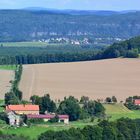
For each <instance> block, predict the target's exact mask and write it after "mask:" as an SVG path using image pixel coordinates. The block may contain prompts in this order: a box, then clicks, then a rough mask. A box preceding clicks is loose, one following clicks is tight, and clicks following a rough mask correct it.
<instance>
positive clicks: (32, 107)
mask: <svg viewBox="0 0 140 140" xmlns="http://www.w3.org/2000/svg"><path fill="white" fill-rule="evenodd" d="M6 110H12V111H39V106H38V105H8V106H6Z"/></svg>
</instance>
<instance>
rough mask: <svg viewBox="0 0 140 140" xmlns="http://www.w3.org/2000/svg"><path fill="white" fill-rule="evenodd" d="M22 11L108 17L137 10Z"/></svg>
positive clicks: (40, 9) (33, 8)
mask: <svg viewBox="0 0 140 140" xmlns="http://www.w3.org/2000/svg"><path fill="white" fill-rule="evenodd" d="M23 10H27V11H48V12H52V13H57V14H70V15H100V16H110V15H114V14H126V13H133V12H138V11H137V10H126V11H109V10H73V9H64V10H59V9H51V8H43V7H27V8H24V9H23Z"/></svg>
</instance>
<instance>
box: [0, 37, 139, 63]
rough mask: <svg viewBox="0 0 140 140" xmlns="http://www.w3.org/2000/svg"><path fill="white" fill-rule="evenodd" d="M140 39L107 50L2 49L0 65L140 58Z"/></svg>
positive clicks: (69, 48)
mask: <svg viewBox="0 0 140 140" xmlns="http://www.w3.org/2000/svg"><path fill="white" fill-rule="evenodd" d="M139 44H140V37H136V38H133V39H130V40H127V41H124V42H121V43H114V44H113V45H112V46H110V47H107V48H105V49H100V48H99V49H95V48H94V47H91V48H82V47H78V46H71V45H66V46H55V47H45V48H38V47H33V48H32V47H13V48H10V47H9V48H8V47H0V64H1V65H4V64H35V63H53V62H73V61H87V60H99V59H107V58H117V57H130V58H136V57H139V53H140V46H139Z"/></svg>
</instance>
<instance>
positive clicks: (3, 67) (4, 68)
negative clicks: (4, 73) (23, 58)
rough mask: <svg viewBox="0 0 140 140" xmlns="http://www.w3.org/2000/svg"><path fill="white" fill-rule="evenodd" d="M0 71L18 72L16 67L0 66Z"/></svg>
mask: <svg viewBox="0 0 140 140" xmlns="http://www.w3.org/2000/svg"><path fill="white" fill-rule="evenodd" d="M0 70H16V66H15V65H0Z"/></svg>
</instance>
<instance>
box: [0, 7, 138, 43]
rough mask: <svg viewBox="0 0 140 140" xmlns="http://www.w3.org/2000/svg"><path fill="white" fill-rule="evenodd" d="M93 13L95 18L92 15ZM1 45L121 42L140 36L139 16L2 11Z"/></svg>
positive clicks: (96, 12) (129, 14)
mask: <svg viewBox="0 0 140 140" xmlns="http://www.w3.org/2000/svg"><path fill="white" fill-rule="evenodd" d="M93 13H94V14H93ZM0 19H1V20H0V41H1V42H2V41H5V42H7V41H33V40H40V39H48V38H53V37H54V38H56V37H68V38H72V39H73V38H74V39H79V38H84V37H88V38H94V39H95V38H99V39H100V38H108V40H109V39H110V38H121V39H128V38H131V37H134V36H137V35H140V20H139V19H140V12H134V11H133V12H130V11H129V12H128V13H127V12H126V13H124V12H122V13H117V14H116V12H113V11H73V10H72V11H71V10H65V11H64V12H62V11H59V10H56V11H55V10H53V9H52V10H51V9H50V10H49V11H48V10H42V9H41V10H39V9H38V8H37V10H36V9H35V10H33V9H31V10H29V9H26V10H0Z"/></svg>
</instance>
